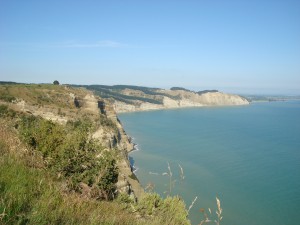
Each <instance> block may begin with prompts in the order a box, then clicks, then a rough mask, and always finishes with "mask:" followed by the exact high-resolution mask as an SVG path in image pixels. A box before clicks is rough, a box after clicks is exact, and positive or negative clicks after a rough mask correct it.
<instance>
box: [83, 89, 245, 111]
mask: <svg viewBox="0 0 300 225" xmlns="http://www.w3.org/2000/svg"><path fill="white" fill-rule="evenodd" d="M84 87H86V88H87V89H89V90H91V91H93V92H94V93H95V94H96V95H98V96H101V97H102V98H104V99H108V100H109V101H110V103H111V104H112V105H113V106H114V109H115V111H116V112H117V113H120V112H133V111H145V110H157V109H170V108H181V107H203V106H231V105H248V104H249V101H248V100H247V99H245V98H243V97H241V96H239V95H232V94H226V93H221V92H218V91H217V90H205V91H199V92H194V91H190V90H188V89H185V88H179V87H174V88H171V89H170V90H165V89H160V88H148V87H139V86H126V85H116V86H105V85H90V86H84Z"/></svg>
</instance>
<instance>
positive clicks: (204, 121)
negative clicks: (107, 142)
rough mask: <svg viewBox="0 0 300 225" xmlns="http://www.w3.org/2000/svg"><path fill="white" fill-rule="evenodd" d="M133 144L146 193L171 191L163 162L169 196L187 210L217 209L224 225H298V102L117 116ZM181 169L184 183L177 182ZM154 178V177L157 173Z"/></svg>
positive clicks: (195, 218)
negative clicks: (172, 181)
mask: <svg viewBox="0 0 300 225" xmlns="http://www.w3.org/2000/svg"><path fill="white" fill-rule="evenodd" d="M119 118H120V120H121V122H122V124H123V125H124V128H125V130H126V132H127V133H128V134H129V135H130V136H132V137H133V138H134V142H135V143H137V144H138V148H139V150H138V151H134V152H132V153H131V154H130V157H132V159H133V161H134V166H135V167H136V168H137V171H136V174H137V176H138V178H139V180H140V182H141V183H142V185H143V186H146V185H147V184H148V183H149V182H152V183H153V184H155V191H157V192H159V193H160V194H161V195H162V196H164V195H165V194H164V192H165V191H166V190H168V189H169V185H168V178H167V177H166V176H162V175H161V174H162V173H163V172H167V162H169V163H170V166H171V168H172V171H173V177H174V179H177V181H176V183H175V187H174V190H172V194H179V195H180V196H182V198H183V199H184V200H185V202H186V205H187V206H189V205H190V203H191V202H192V201H193V199H194V198H195V196H198V199H197V201H196V204H195V205H194V207H193V208H192V209H191V211H190V219H191V221H192V223H193V224H199V223H200V221H201V219H202V216H201V214H200V212H199V209H200V208H206V209H207V208H211V209H212V211H213V214H214V211H215V210H216V200H215V197H216V196H218V198H219V199H220V200H221V206H222V208H223V217H224V218H223V221H222V223H221V224H224V225H241V224H243V225H269V224H272V225H283V224H285V225H297V224H300V102H299V101H294V102H293V101H290V102H271V103H269V102H267V103H253V104H251V105H249V106H238V107H211V108H187V109H176V110H164V111H151V112H136V113H126V114H120V115H119ZM178 164H180V165H181V166H182V167H183V169H184V174H185V179H184V180H183V181H182V180H180V176H179V167H178ZM155 173H158V174H159V175H157V174H155Z"/></svg>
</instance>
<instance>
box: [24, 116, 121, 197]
mask: <svg viewBox="0 0 300 225" xmlns="http://www.w3.org/2000/svg"><path fill="white" fill-rule="evenodd" d="M91 127H92V125H91V122H90V121H89V120H88V119H85V120H78V121H75V122H69V123H68V124H67V125H66V126H62V125H59V124H55V123H53V122H51V121H47V120H44V119H41V118H37V117H34V116H23V117H22V119H21V122H20V126H19V129H20V134H21V137H22V138H23V140H24V141H25V142H26V143H27V144H28V145H30V146H31V147H32V148H33V149H34V150H37V151H39V152H41V153H42V155H43V158H44V159H45V161H46V165H47V167H48V168H50V169H52V170H53V171H54V172H55V173H56V174H58V175H60V176H62V177H64V178H65V179H66V180H67V181H68V182H67V185H68V188H69V189H70V190H74V191H80V190H81V188H80V185H81V184H82V183H84V184H87V185H88V187H89V188H91V190H92V191H93V193H95V194H94V195H95V196H94V197H95V198H100V199H106V200H108V199H113V197H114V196H113V193H114V191H115V183H116V182H117V181H118V169H117V167H116V161H115V159H114V156H113V153H112V152H111V151H105V150H104V148H103V147H102V146H101V145H99V144H98V143H96V142H95V141H93V140H89V137H88V134H89V132H90V130H91Z"/></svg>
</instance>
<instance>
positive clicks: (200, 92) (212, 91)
mask: <svg viewBox="0 0 300 225" xmlns="http://www.w3.org/2000/svg"><path fill="white" fill-rule="evenodd" d="M214 92H218V90H204V91H198V92H197V93H198V94H199V95H202V94H206V93H214Z"/></svg>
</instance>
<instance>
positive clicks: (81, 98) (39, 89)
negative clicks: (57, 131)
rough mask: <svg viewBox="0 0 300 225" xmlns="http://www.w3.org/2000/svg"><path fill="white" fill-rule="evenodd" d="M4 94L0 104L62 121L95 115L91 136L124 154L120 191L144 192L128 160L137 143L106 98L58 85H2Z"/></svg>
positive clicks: (137, 194) (133, 193)
mask: <svg viewBox="0 0 300 225" xmlns="http://www.w3.org/2000/svg"><path fill="white" fill-rule="evenodd" d="M0 96H2V97H1V98H2V100H1V99H0V104H3V105H8V106H9V107H10V108H12V109H14V110H16V111H19V112H23V113H25V114H29V115H34V116H36V117H38V116H40V117H42V118H44V119H46V120H51V121H54V122H56V123H59V124H66V123H67V122H68V121H76V120H77V119H80V118H83V117H88V118H91V119H92V120H93V121H94V126H95V127H96V128H95V130H94V131H93V133H91V134H90V136H91V137H92V138H93V139H95V140H96V141H98V142H99V143H101V145H104V147H106V148H107V149H109V150H110V151H116V150H117V151H118V152H119V154H120V155H121V156H122V157H119V160H118V161H117V164H118V168H119V171H120V172H119V176H118V179H119V181H118V183H117V187H118V191H119V192H121V193H128V194H131V195H133V196H135V197H140V196H141V195H142V193H143V189H142V188H141V186H140V184H139V183H138V181H137V180H135V179H132V177H135V176H134V174H133V173H132V170H131V166H130V163H129V160H128V152H130V151H131V150H132V149H133V144H132V143H130V141H129V138H128V136H127V135H126V133H125V131H124V129H123V127H122V126H121V124H120V122H119V120H118V119H117V116H116V114H115V112H114V110H113V108H112V107H109V104H106V102H105V100H103V99H101V98H99V97H95V96H94V95H93V93H92V92H90V91H87V90H84V89H78V88H72V87H68V86H55V85H2V86H0ZM3 96H6V99H3ZM7 96H10V98H7ZM7 100H9V101H7Z"/></svg>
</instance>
